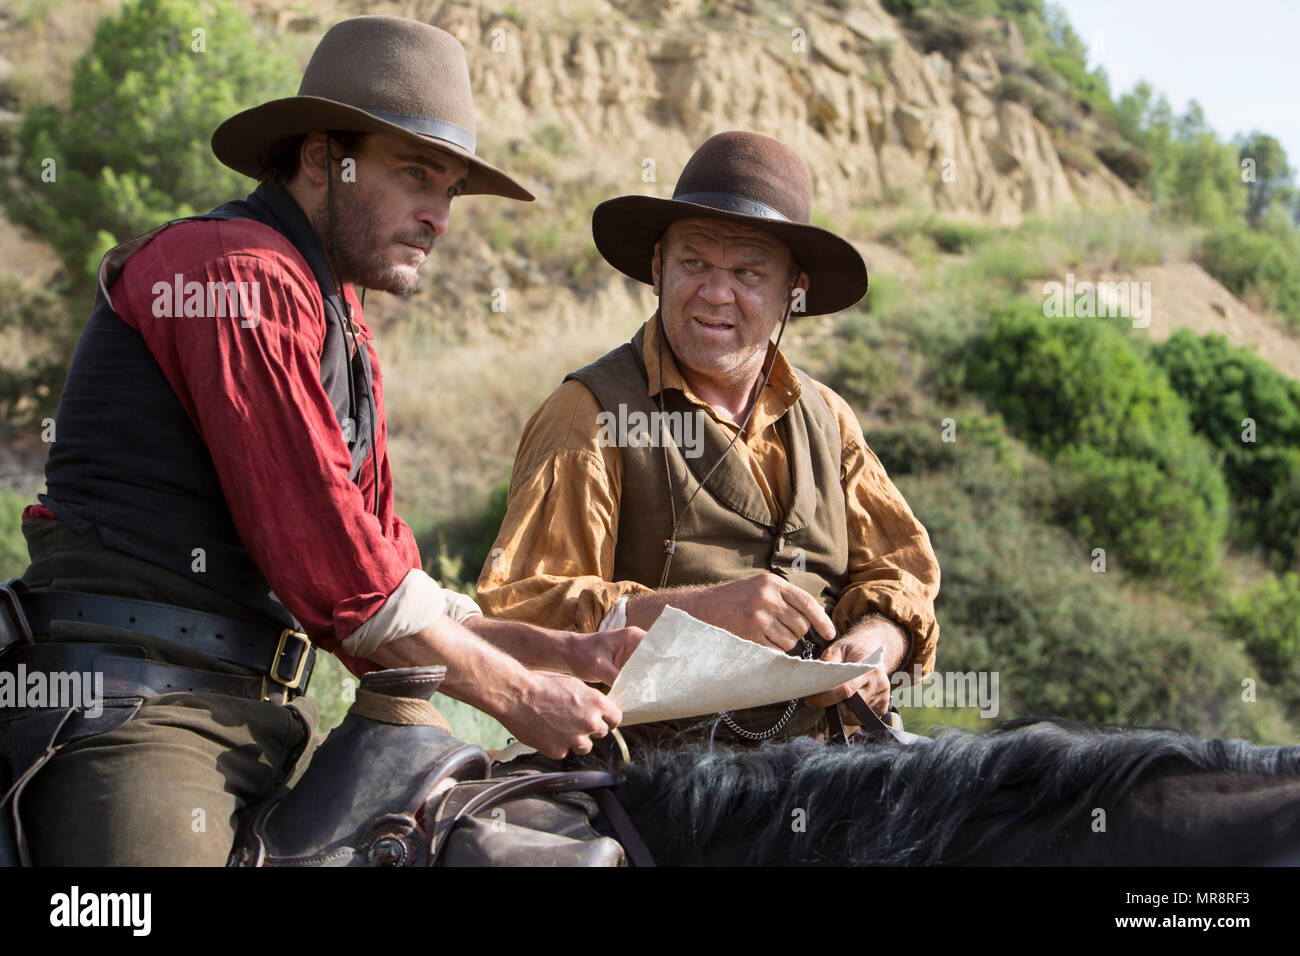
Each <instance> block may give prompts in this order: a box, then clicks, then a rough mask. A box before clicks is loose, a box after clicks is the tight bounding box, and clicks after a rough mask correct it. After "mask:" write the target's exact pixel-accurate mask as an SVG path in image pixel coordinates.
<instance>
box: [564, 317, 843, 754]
mask: <svg viewBox="0 0 1300 956" xmlns="http://www.w3.org/2000/svg"><path fill="white" fill-rule="evenodd" d="M651 321H657V319H653V320H651ZM644 341H645V327H644V326H643V327H642V328H641V329H640V330H639V331H638V332H637V333H636V335H635V336H634V337H633V338H632V341H631V342H630V343H627V344H624V345H622V346H620V347H619V348H616V349H614V350H613V351H612V352H609V353H608V354H606V355H604V356H603V357H601V358H599V359H597V360H596V361H595V362H593V363H592V364H590V365H588V366H586V367H585V368H582V369H579V370H578V371H576V372H572V373H570V374H569V375H568V376H566V381H567V380H568V379H570V378H573V379H577V380H578V381H580V382H582V383H583V384H584V385H586V386H587V388H589V389H590V390H591V392H592V394H593V395H595V397H596V401H597V403H598V404H599V405H600V407H601V409H602V410H603V411H604V412H607V413H609V414H608V417H607V419H606V420H607V421H611V422H616V421H626V422H627V423H628V426H629V427H628V428H627V429H626V431H627V432H628V433H629V435H630V440H626V441H620V442H619V445H620V454H621V455H622V459H623V487H622V495H621V504H620V506H619V518H618V543H617V545H616V546H615V551H614V579H615V580H618V581H629V580H630V581H637V582H639V583H640V584H644V585H645V586H647V587H650V588H658V587H659V580H660V577H661V575H662V573H663V565H664V558H665V553H664V544H665V541H667V540H668V538H669V537H670V535H671V532H672V523H673V519H672V510H671V507H670V505H669V498H668V488H669V485H668V482H669V481H671V482H672V490H673V495H674V497H675V499H676V507H677V513H678V515H681V514H682V511H683V509H684V508H685V507H686V502H687V501H688V500H689V499H690V497H691V494H692V493H693V492H695V490H696V488H697V487H698V486H699V483H700V481H701V480H702V479H703V478H704V477H705V476H706V475H707V474H708V472H709V470H710V469H711V468H713V466H714V464H715V463H717V461H718V459H719V458H720V457H722V455H723V454H724V452H725V451H726V448H727V445H728V444H729V443H730V441H731V438H730V436H729V435H728V434H727V433H726V431H725V430H724V429H723V428H722V427H721V426H720V425H718V424H717V423H716V422H715V421H714V420H713V419H712V417H710V416H709V415H708V413H707V412H705V411H704V410H703V409H701V408H700V407H698V406H696V405H693V404H692V403H691V402H690V401H689V400H687V398H686V397H685V395H684V394H683V393H682V391H681V390H680V389H675V388H674V389H665V390H664V391H663V402H664V411H665V412H666V413H668V416H669V417H668V418H667V420H664V419H661V418H660V417H659V405H658V402H657V400H656V399H655V398H654V397H652V396H651V395H649V394H648V392H649V381H650V380H649V376H648V374H647V373H646V368H645V362H644V360H643V358H642V346H643V344H644ZM664 347H667V346H666V345H665V346H664ZM795 374H796V375H797V376H798V378H799V382H800V384H801V386H802V394H801V395H800V397H799V400H798V401H797V402H795V404H794V405H793V406H792V407H791V408H790V409H789V411H787V412H786V414H785V415H784V416H782V418H781V419H780V421H779V422H778V423H777V425H776V426H775V427H777V428H780V429H782V430H783V432H782V437H783V438H784V440H785V446H786V448H788V449H789V450H790V454H789V462H790V479H791V481H790V487H791V501H790V504H789V507H788V508H787V509H786V512H785V514H784V515H783V516H780V517H778V518H777V519H775V521H774V520H773V518H772V516H771V514H770V512H769V510H768V507H767V504H766V502H765V501H764V500H763V495H762V493H761V492H760V490H759V488H758V487H757V485H756V484H755V483H754V478H753V475H752V474H751V473H750V471H749V468H748V467H747V466H746V465H745V463H744V461H743V460H742V459H741V457H740V456H739V455H735V454H730V455H727V456H726V457H725V458H723V460H722V464H721V465H719V466H718V469H717V471H715V472H714V473H713V476H712V477H711V478H709V483H708V484H707V485H706V486H705V488H704V489H703V490H702V491H701V492H700V493H699V494H698V495H697V496H696V498H695V501H694V503H693V504H692V505H691V507H690V510H689V511H688V512H687V513H686V515H685V517H684V518H683V519H682V522H681V524H680V526H679V527H678V530H677V536H676V545H675V549H674V553H673V556H672V563H671V566H670V569H669V575H668V582H667V586H668V587H684V586H688V585H708V584H722V583H726V582H728V581H736V580H740V579H743V578H747V577H751V576H752V575H754V574H757V573H759V572H762V571H770V572H772V573H773V574H776V575H779V576H780V577H782V578H785V579H786V580H788V581H791V582H792V583H794V584H796V585H798V586H799V587H800V588H802V589H803V590H805V591H807V592H808V593H809V594H811V595H812V596H813V597H814V598H816V599H817V600H818V601H819V602H821V603H822V605H823V606H824V607H825V608H826V610H827V613H830V611H831V609H832V608H833V607H834V605H835V602H836V601H837V600H838V599H839V595H840V593H841V592H842V591H843V589H844V587H845V585H846V583H847V581H848V559H849V546H848V528H847V523H846V518H845V502H844V489H843V486H842V485H841V484H840V454H841V448H842V442H841V438H840V429H839V423H838V422H837V421H836V419H835V413H834V412H833V411H832V410H831V408H830V406H829V405H827V403H826V401H825V399H824V398H822V395H821V392H820V391H819V390H818V389H817V386H816V384H815V383H814V382H813V380H812V379H811V378H809V377H808V376H807V375H805V374H804V373H803V372H801V371H799V370H798V369H795ZM620 406H621V407H620ZM637 413H640V415H642V416H644V418H640V417H638V415H637ZM652 416H653V417H652ZM686 416H692V418H693V421H692V422H691V424H690V425H689V427H688V426H687V425H686V424H685V422H686ZM643 423H645V424H644V425H643ZM655 424H657V425H658V427H657V428H655V427H654V425H655ZM690 429H693V430H690ZM638 430H639V432H638ZM674 431H675V432H676V433H677V435H676V436H674V435H673V434H672V433H673V432H674ZM687 436H690V439H692V440H693V441H694V442H698V445H694V447H692V441H688V440H682V441H681V442H680V446H685V447H680V446H679V444H678V443H677V442H675V441H674V440H673V439H674V438H675V437H680V438H682V439H686V438H687ZM665 447H666V448H667V456H666V457H667V462H668V464H667V469H666V470H665V467H664V459H665V453H664V449H665ZM701 447H702V450H701V451H700V453H699V454H697V455H694V456H693V457H692V456H690V455H688V454H687V452H691V453H694V452H695V451H696V450H697V449H698V448H701ZM784 707H785V705H784V704H776V705H772V706H770V707H762V708H754V709H753V710H749V711H741V712H738V713H737V714H735V715H733V716H734V717H735V719H736V721H737V723H739V724H740V725H741V726H742V727H745V728H746V729H752V730H763V729H766V727H767V726H770V725H771V724H772V723H773V722H774V719H775V717H774V716H773V715H775V716H779V715H780V714H781V712H782V710H784ZM807 710H808V709H807V708H801V712H807ZM820 714H821V711H820V710H818V711H813V712H811V713H802V716H799V715H797V716H796V719H795V720H792V722H791V725H790V728H789V729H790V730H791V732H794V733H799V732H803V731H804V730H806V729H807V728H808V727H809V726H811V724H812V723H813V722H815V719H816V717H817V716H819V715H820Z"/></svg>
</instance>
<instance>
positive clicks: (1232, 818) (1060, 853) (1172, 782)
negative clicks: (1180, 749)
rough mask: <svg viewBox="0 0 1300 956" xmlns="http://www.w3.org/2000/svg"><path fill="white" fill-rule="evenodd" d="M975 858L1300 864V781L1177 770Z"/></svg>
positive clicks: (990, 861) (994, 861) (995, 860)
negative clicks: (1111, 803) (1111, 802)
mask: <svg viewBox="0 0 1300 956" xmlns="http://www.w3.org/2000/svg"><path fill="white" fill-rule="evenodd" d="M970 862H972V863H981V864H993V865H997V864H1005V863H1024V864H1032V865H1041V866H1059V865H1069V866H1249V865H1261V864H1278V863H1289V864H1290V865H1293V866H1294V865H1297V864H1300V780H1297V779H1296V778H1295V777H1277V776H1270V775H1266V774H1241V773H1176V774H1169V775H1166V776H1161V777H1158V778H1155V779H1151V780H1147V781H1145V782H1143V783H1140V784H1138V785H1137V786H1135V787H1134V788H1133V789H1132V790H1131V791H1130V792H1129V793H1128V794H1127V795H1126V796H1125V797H1124V798H1123V799H1122V800H1119V801H1118V802H1117V803H1116V804H1115V806H1113V807H1105V806H1098V807H1091V808H1085V812H1084V813H1082V814H1078V815H1076V816H1075V818H1074V819H1073V821H1072V822H1067V821H1063V820H1054V821H1052V822H1051V824H1050V825H1049V826H1046V827H1042V828H1033V827H1031V828H1027V829H1024V830H1022V831H1020V832H1019V833H1016V834H1015V835H1014V838H1013V839H1008V840H1006V841H1000V842H999V844H998V845H997V846H996V847H994V848H991V851H990V852H989V853H988V854H987V856H985V857H984V858H983V859H974V860H971V861H970Z"/></svg>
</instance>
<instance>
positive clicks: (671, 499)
mask: <svg viewBox="0 0 1300 956" xmlns="http://www.w3.org/2000/svg"><path fill="white" fill-rule="evenodd" d="M664 284H665V282H664V249H663V245H662V244H661V245H660V246H659V283H658V285H657V287H656V289H655V298H656V299H657V300H658V302H657V305H656V308H655V318H656V319H658V321H659V332H660V336H661V337H662V338H663V343H662V345H661V346H660V348H659V394H658V395H657V396H656V397H657V398H658V400H659V428H660V430H661V431H664V430H666V428H667V426H666V425H665V421H666V418H665V413H664V351H663V348H664V346H668V347H671V346H670V345H669V342H668V330H667V327H666V326H665V325H664V311H663V293H662V292H661V291H660V290H661V289H662V288H663V286H664ZM793 293H794V285H793V284H791V286H790V289H789V291H788V292H787V293H786V297H785V298H786V303H785V309H784V310H783V311H782V313H781V328H780V331H778V332H777V334H776V347H775V348H774V349H773V350H772V356H771V358H770V359H768V360H767V361H766V362H764V363H763V364H764V369H763V380H762V381H761V382H760V383H759V385H758V391H757V392H755V393H754V398H753V400H752V401H751V402H750V403H749V411H747V412H745V420H744V421H742V422H741V423H740V428H739V429H737V430H736V434H734V435H732V436H731V441H730V442H728V443H727V447H726V448H724V449H723V451H722V454H721V455H719V456H718V460H717V461H715V462H714V463H713V467H712V468H710V469H709V470H708V472H706V473H705V475H704V478H703V479H701V480H700V483H699V484H698V485H696V487H695V490H694V491H693V492H691V496H690V497H689V498H688V499H686V507H684V508H683V509H682V513H681V514H680V515H678V514H677V498H676V495H674V494H673V475H672V470H671V469H670V468H669V464H668V445H669V444H670V442H669V441H666V440H662V439H661V440H660V442H659V447H660V448H662V449H663V453H664V478H665V483H666V484H667V486H668V508H669V515H670V516H671V517H672V522H673V525H672V530H671V531H669V532H668V537H667V538H666V539H665V540H664V568H663V571H662V572H661V573H660V575H659V587H660V589H661V590H662V589H663V588H666V587H667V586H668V570H669V568H671V567H672V563H673V554H674V553H676V551H677V529H678V528H679V527H680V526H681V523H682V521H684V520H685V518H686V515H687V513H688V512H689V511H690V510H691V505H693V504H694V503H695V496H696V495H698V494H699V493H700V492H701V491H702V490H703V489H704V486H705V485H707V484H708V483H709V479H710V478H712V477H713V473H714V472H715V471H717V470H718V468H719V466H720V465H721V464H722V463H723V461H725V460H726V458H727V455H728V454H729V453H730V452H731V449H732V448H733V447H734V446H735V444H736V439H738V438H739V437H740V436H741V435H743V434H744V433H745V429H746V428H748V427H749V420H750V418H752V417H753V415H754V410H755V409H756V408H758V401H759V399H760V398H761V397H762V395H763V390H764V389H766V388H767V380H768V379H769V378H770V377H771V375H772V367H773V366H774V365H775V364H776V352H777V349H780V347H781V337H782V336H783V335H785V325H786V322H787V321H788V320H789V318H790V313H791V311H792V310H793V308H794V297H793ZM668 437H669V436H668V435H666V434H665V435H664V436H663V438H664V439H666V438H668Z"/></svg>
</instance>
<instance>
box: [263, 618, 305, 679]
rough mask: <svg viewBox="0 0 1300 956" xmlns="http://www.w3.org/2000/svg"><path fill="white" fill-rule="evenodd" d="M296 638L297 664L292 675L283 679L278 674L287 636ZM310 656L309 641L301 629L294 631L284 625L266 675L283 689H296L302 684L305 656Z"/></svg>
mask: <svg viewBox="0 0 1300 956" xmlns="http://www.w3.org/2000/svg"><path fill="white" fill-rule="evenodd" d="M291 637H295V638H298V640H299V642H300V645H299V646H300V648H301V650H300V651H299V654H298V666H297V667H296V668H295V669H294V673H293V677H291V678H289V679H287V680H286V679H285V678H283V677H281V676H280V661H281V660H282V659H283V658H284V652H285V648H286V647H288V646H289V638H291ZM310 656H311V641H310V640H308V638H307V635H306V634H304V633H303V632H302V631H295V630H294V629H293V628H291V627H286V628H285V629H284V630H282V631H281V632H280V643H279V644H277V645H276V647H275V654H274V656H272V658H271V670H270V672H269V673H268V674H267V675H266V676H267V677H269V678H270V679H271V680H273V681H275V682H276V683H277V684H279V685H280V686H282V687H283V688H284V689H285V690H297V689H298V688H299V686H301V684H302V675H303V672H304V671H305V670H306V669H307V658H308V657H310Z"/></svg>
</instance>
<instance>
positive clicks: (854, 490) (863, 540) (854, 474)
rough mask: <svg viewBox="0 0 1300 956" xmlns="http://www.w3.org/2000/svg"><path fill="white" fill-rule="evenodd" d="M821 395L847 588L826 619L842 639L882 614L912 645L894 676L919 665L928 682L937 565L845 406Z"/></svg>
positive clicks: (934, 645) (935, 640) (934, 644)
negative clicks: (827, 415) (837, 489)
mask: <svg viewBox="0 0 1300 956" xmlns="http://www.w3.org/2000/svg"><path fill="white" fill-rule="evenodd" d="M820 390H821V392H822V394H823V396H825V398H826V400H827V402H828V403H829V404H830V406H831V408H832V409H833V410H834V412H835V416H836V419H837V420H838V421H839V425H840V439H841V442H842V443H843V449H842V452H841V458H840V480H841V483H842V484H843V486H844V500H845V511H846V517H847V522H848V533H849V566H848V576H849V583H848V585H847V586H846V587H845V589H844V591H843V592H842V593H841V594H840V597H839V600H838V601H837V602H836V604H835V607H834V609H833V611H832V614H831V620H832V622H833V623H834V624H835V630H836V633H838V634H843V633H846V632H847V631H848V630H849V629H850V628H851V627H852V626H853V624H854V623H855V622H856V621H858V620H859V619H861V618H862V617H864V616H866V615H868V614H870V613H872V612H877V613H879V614H882V615H884V616H885V617H887V618H889V619H890V620H891V621H893V622H895V623H896V624H898V625H899V626H900V627H902V628H903V629H904V630H905V631H907V633H908V636H909V637H910V639H911V647H910V650H909V653H908V655H907V658H906V659H905V660H904V661H903V662H902V664H901V665H900V666H899V668H898V670H899V671H903V672H906V673H909V674H910V673H912V669H913V667H915V666H919V667H920V668H921V675H922V676H926V675H928V674H929V673H930V672H931V671H933V670H934V661H935V655H936V652H937V649H938V644H939V623H938V621H937V620H936V619H935V612H934V600H935V597H936V596H937V595H938V593H939V561H938V559H937V558H936V557H935V554H934V549H933V547H932V546H931V544H930V535H929V534H928V533H927V532H926V530H925V528H924V526H923V525H922V524H921V523H920V522H919V521H917V519H916V516H915V515H913V514H912V509H911V508H910V507H909V506H908V504H907V501H906V500H904V498H903V496H902V494H901V493H900V492H899V491H898V489H897V488H896V487H894V483H893V482H892V481H890V479H889V476H888V475H887V474H886V473H885V468H884V466H883V465H881V463H880V459H879V458H877V457H876V455H875V453H874V452H873V451H872V450H871V449H870V448H869V447H867V442H866V439H865V438H864V436H863V434H862V426H861V425H860V424H858V419H857V416H856V415H854V414H853V410H852V409H851V408H849V406H848V403H847V402H845V401H844V399H842V398H840V397H839V396H838V395H836V394H835V393H834V392H832V391H831V390H830V389H829V388H826V387H825V386H820Z"/></svg>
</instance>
